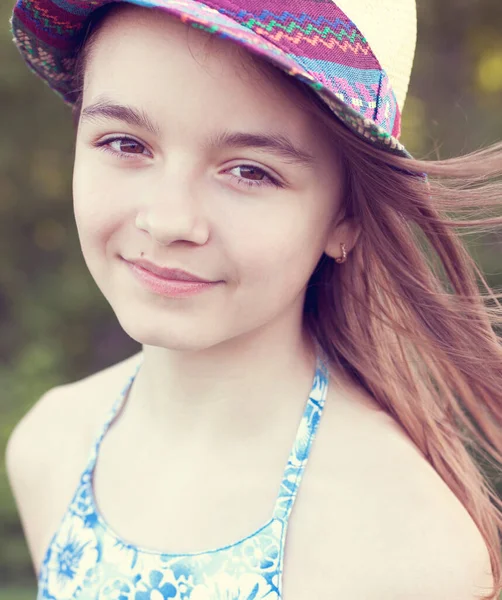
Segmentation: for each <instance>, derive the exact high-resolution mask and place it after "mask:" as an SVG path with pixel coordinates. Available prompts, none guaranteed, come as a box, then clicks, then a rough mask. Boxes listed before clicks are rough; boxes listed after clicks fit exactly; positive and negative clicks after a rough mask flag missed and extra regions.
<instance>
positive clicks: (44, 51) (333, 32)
mask: <svg viewBox="0 0 502 600" xmlns="http://www.w3.org/2000/svg"><path fill="white" fill-rule="evenodd" d="M118 1H119V2H129V3H130V4H136V5H140V6H143V7H148V8H156V9H160V10H163V11H165V12H167V13H170V14H172V15H174V16H175V17H178V18H179V19H181V20H182V21H183V22H185V23H187V24H189V25H192V26H195V27H198V28H200V29H204V30H206V31H209V32H210V33H213V34H215V35H218V36H221V37H225V38H226V39H229V40H231V41H233V42H235V43H237V44H239V45H241V46H244V47H245V48H246V49H248V50H249V51H250V52H251V53H253V54H257V55H259V56H261V57H262V58H265V59H267V60H269V61H270V62H271V63H273V64H274V65H275V66H276V67H279V68H280V69H282V70H284V71H285V72H287V73H288V74H290V75H291V76H293V77H295V78H297V79H298V80H300V81H302V82H303V83H304V84H306V85H308V86H310V87H311V88H313V89H314V90H315V91H316V93H317V94H318V95H319V96H320V97H321V98H322V99H323V100H324V102H325V103H326V104H327V105H328V106H329V107H330V108H331V110H332V111H333V113H334V114H335V115H336V116H337V117H338V118H339V119H341V120H342V121H343V122H344V123H345V124H346V125H347V126H348V127H349V128H350V129H352V130H353V131H354V132H355V133H356V134H357V135H359V136H360V137H362V138H363V139H364V140H366V141H367V142H369V143H371V144H374V145H376V146H378V147H380V148H383V149H385V150H387V151H389V152H392V153H394V154H398V155H401V156H406V157H409V156H410V155H409V154H408V152H407V151H406V149H405V148H404V146H403V145H402V144H401V143H400V142H399V141H398V139H399V135H400V130H401V112H402V109H403V106H404V102H405V98H406V92H407V89H408V83H409V79H410V73H411V68H412V64H413V57H414V53H415V43H416V8H415V0H337V2H336V3H335V2H332V1H331V0H286V1H285V0H204V1H203V2H202V1H201V2H199V1H197V0H118ZM109 3H110V0H93V1H92V2H82V1H79V0H64V1H62V0H18V1H17V2H16V5H15V7H14V11H13V14H12V17H11V28H12V33H13V36H14V42H15V44H16V45H17V47H18V49H19V51H20V52H21V55H22V56H23V58H24V60H25V61H26V63H27V64H28V66H29V67H30V69H32V70H33V71H34V72H35V73H36V74H37V75H39V76H40V77H41V78H42V79H44V80H45V81H46V82H47V83H48V85H49V86H50V87H51V88H52V89H54V90H55V91H56V92H57V93H58V94H59V95H60V96H61V97H62V98H63V100H64V101H65V102H66V103H68V104H73V103H74V102H75V100H76V97H77V95H78V90H76V89H75V85H74V81H73V79H74V66H75V62H76V58H77V55H78V51H79V49H80V46H81V44H82V41H83V38H84V35H85V31H86V23H87V20H88V18H89V16H90V15H91V13H92V12H93V11H94V10H96V9H98V8H100V7H102V6H104V5H106V4H109Z"/></svg>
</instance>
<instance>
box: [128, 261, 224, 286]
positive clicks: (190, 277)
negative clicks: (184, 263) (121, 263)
mask: <svg viewBox="0 0 502 600" xmlns="http://www.w3.org/2000/svg"><path fill="white" fill-rule="evenodd" d="M124 260H126V261H127V262H129V263H131V264H133V265H136V266H138V267H141V268H142V269H145V270H146V271H150V273H153V274H154V275H158V276H159V277H162V278H163V279H170V280H173V281H188V282H190V281H192V282H197V283H217V282H215V281H212V280H210V279H204V278H202V277H198V276H197V275H194V274H193V273H189V272H188V271H184V270H183V269H171V268H169V267H160V266H159V265H156V264H154V263H152V262H150V261H149V260H146V259H145V258H138V259H134V260H127V259H124Z"/></svg>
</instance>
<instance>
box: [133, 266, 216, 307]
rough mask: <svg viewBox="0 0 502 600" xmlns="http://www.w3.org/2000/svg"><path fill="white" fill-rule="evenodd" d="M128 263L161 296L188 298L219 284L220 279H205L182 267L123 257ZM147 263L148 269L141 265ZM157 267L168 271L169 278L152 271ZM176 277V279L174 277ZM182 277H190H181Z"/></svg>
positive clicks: (135, 274) (141, 280) (142, 282)
mask: <svg viewBox="0 0 502 600" xmlns="http://www.w3.org/2000/svg"><path fill="white" fill-rule="evenodd" d="M123 260H124V262H125V263H126V265H127V266H128V267H129V268H130V269H131V271H132V272H133V274H134V276H135V277H136V278H137V279H138V280H139V281H140V283H141V284H142V285H143V286H144V287H146V288H147V289H148V290H150V291H151V292H153V293H154V294H159V295H161V296H168V297H170V298H186V297H188V296H193V295H195V294H199V293H200V292H203V291H205V290H208V289H209V288H212V287H215V286H217V285H218V284H219V283H222V282H220V281H205V280H203V279H200V278H198V277H196V276H195V275H191V274H190V273H187V272H186V271H182V270H180V269H165V268H161V267H157V266H156V265H152V263H149V262H148V261H145V260H141V261H134V262H133V261H128V260H125V259H123ZM142 264H147V265H148V267H149V268H148V269H147V268H144V267H143V266H141V265H142ZM151 268H155V269H157V270H160V271H161V273H167V274H168V275H169V278H166V277H164V276H163V275H158V274H156V273H154V272H152V271H151V270H150V269H151ZM174 277H176V279H175V278H174ZM182 277H184V278H188V279H181V278H182Z"/></svg>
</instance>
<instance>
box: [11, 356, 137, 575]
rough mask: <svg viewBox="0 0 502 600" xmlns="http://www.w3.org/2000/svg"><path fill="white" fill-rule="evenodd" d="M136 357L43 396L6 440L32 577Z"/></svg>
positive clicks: (12, 485)
mask: <svg viewBox="0 0 502 600" xmlns="http://www.w3.org/2000/svg"><path fill="white" fill-rule="evenodd" d="M138 356H139V355H138V354H136V355H134V356H132V357H130V358H128V359H126V360H124V361H121V362H119V363H117V364H115V365H112V366H111V367H108V368H106V369H103V370H102V371H99V372H97V373H94V374H92V375H90V376H88V377H85V378H83V379H81V380H78V381H75V382H72V383H68V384H64V385H61V386H57V387H55V388H53V389H51V390H49V391H47V392H46V393H45V394H43V396H42V397H41V398H39V399H38V400H37V401H36V402H35V404H34V405H33V406H32V407H31V408H30V410H29V411H28V412H27V413H26V414H25V415H24V416H23V418H22V419H21V420H20V421H19V422H18V423H17V425H16V426H15V427H14V429H13V431H12V432H11V434H10V436H9V439H8V441H7V446H6V451H5V464H6V469H7V476H8V480H9V484H10V487H11V490H12V493H13V496H14V499H15V501H16V506H17V509H18V513H19V516H20V519H21V523H22V526H23V530H24V533H25V537H26V541H27V544H28V547H29V550H30V554H31V556H32V560H33V563H34V566H35V570H36V571H37V572H38V566H39V565H40V562H41V560H42V558H43V556H42V555H43V553H44V551H45V548H46V546H47V544H48V542H49V541H50V538H51V537H52V534H53V533H54V531H55V529H56V527H57V525H58V523H59V521H60V519H61V518H62V516H63V513H64V511H65V509H66V507H67V505H68V503H69V502H70V500H71V496H72V494H73V492H74V490H75V488H76V485H77V483H78V477H79V475H80V472H81V470H82V469H83V468H84V467H85V464H86V461H87V459H88V456H89V452H90V449H91V444H92V441H93V436H95V435H96V433H97V428H98V427H99V425H100V422H102V420H103V419H104V417H105V415H106V412H107V411H108V410H109V408H110V407H111V404H112V403H113V401H114V400H115V398H116V397H117V394H118V393H119V392H120V389H121V386H123V385H124V381H125V379H126V377H127V374H128V373H129V372H130V371H131V370H132V368H133V365H134V363H135V362H136V361H137V360H138Z"/></svg>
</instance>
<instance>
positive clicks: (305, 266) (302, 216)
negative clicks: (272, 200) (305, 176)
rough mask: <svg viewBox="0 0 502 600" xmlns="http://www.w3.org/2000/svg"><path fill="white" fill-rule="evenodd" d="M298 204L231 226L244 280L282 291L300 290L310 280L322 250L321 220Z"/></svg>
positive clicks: (234, 248) (235, 254) (233, 242)
mask: <svg viewBox="0 0 502 600" xmlns="http://www.w3.org/2000/svg"><path fill="white" fill-rule="evenodd" d="M299 206H301V205H300V204H299V205H297V210H279V211H274V210H270V211H269V212H268V214H267V216H266V217H264V218H263V217H262V218H260V219H254V218H251V219H249V218H248V219H247V220H246V221H243V222H241V223H240V228H239V227H238V224H237V223H235V227H233V228H232V229H230V230H228V232H229V233H231V235H232V247H233V252H232V255H233V260H234V261H235V263H236V264H238V265H241V267H242V272H241V278H242V283H248V284H249V285H255V286H258V287H259V288H260V289H261V290H262V291H263V292H265V288H269V290H270V293H273V294H275V293H277V294H279V295H280V294H291V293H292V292H293V293H294V292H298V291H299V290H301V288H302V287H303V286H304V285H305V284H306V283H307V281H308V279H309V277H310V275H311V273H312V271H313V270H314V268H315V266H316V264H317V262H318V260H319V257H320V255H321V254H322V232H321V231H320V228H319V227H320V223H321V220H320V219H319V216H318V215H317V214H316V213H314V212H308V213H307V212H306V211H305V210H299V209H298V208H299ZM283 208H284V207H283Z"/></svg>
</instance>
